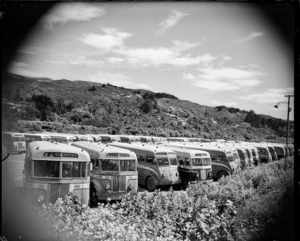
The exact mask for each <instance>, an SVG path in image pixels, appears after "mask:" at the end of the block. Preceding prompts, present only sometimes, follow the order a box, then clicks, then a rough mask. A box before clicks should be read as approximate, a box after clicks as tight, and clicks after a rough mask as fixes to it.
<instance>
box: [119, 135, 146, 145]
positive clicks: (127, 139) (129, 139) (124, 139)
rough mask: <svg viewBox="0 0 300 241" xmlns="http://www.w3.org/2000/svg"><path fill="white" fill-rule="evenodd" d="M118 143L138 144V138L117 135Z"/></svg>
mask: <svg viewBox="0 0 300 241" xmlns="http://www.w3.org/2000/svg"><path fill="white" fill-rule="evenodd" d="M119 138H120V142H122V143H135V142H137V143H140V142H141V140H140V137H139V136H130V135H119Z"/></svg>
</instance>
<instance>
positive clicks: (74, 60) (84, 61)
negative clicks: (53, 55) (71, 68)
mask: <svg viewBox="0 0 300 241" xmlns="http://www.w3.org/2000/svg"><path fill="white" fill-rule="evenodd" d="M45 62H46V63H50V64H71V65H81V66H85V67H86V66H89V65H91V66H99V65H102V64H104V63H105V62H104V61H103V60H101V59H89V58H86V57H85V56H78V55H65V56H63V57H61V58H58V59H55V60H51V59H50V60H45Z"/></svg>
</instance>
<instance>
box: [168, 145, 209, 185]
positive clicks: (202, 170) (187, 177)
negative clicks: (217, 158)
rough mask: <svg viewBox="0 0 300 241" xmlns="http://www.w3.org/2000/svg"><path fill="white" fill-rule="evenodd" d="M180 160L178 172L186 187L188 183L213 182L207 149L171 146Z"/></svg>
mask: <svg viewBox="0 0 300 241" xmlns="http://www.w3.org/2000/svg"><path fill="white" fill-rule="evenodd" d="M171 149H172V150H173V151H174V152H175V153H176V156H177V160H178V164H179V165H178V172H179V175H180V178H181V183H182V185H183V186H184V187H186V186H187V185H188V183H197V182H211V181H212V166H211V159H210V155H209V153H208V152H206V151H200V150H192V149H186V148H178V147H177V148H176V147H171Z"/></svg>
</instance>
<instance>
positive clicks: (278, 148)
mask: <svg viewBox="0 0 300 241" xmlns="http://www.w3.org/2000/svg"><path fill="white" fill-rule="evenodd" d="M273 146H274V149H275V151H276V154H277V158H278V159H281V158H284V157H285V149H284V148H283V145H280V144H274V145H273Z"/></svg>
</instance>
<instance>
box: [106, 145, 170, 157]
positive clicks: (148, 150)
mask: <svg viewBox="0 0 300 241" xmlns="http://www.w3.org/2000/svg"><path fill="white" fill-rule="evenodd" d="M109 145H111V146H116V147H121V148H125V149H129V150H132V151H134V152H136V151H142V152H145V154H148V155H153V156H154V155H155V154H156V153H159V152H173V153H174V151H173V150H172V149H171V148H169V147H165V146H156V145H147V144H137V143H134V144H127V143H109Z"/></svg>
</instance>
